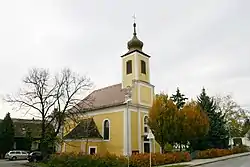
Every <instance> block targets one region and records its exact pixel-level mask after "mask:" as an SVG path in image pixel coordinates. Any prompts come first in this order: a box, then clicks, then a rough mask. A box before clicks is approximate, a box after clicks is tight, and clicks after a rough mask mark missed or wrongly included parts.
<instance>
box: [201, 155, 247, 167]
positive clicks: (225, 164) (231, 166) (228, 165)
mask: <svg viewBox="0 0 250 167" xmlns="http://www.w3.org/2000/svg"><path fill="white" fill-rule="evenodd" d="M199 167H250V156H244V157H240V158H233V159H229V160H226V161H220V162H216V163H211V164H207V165H201V166H199Z"/></svg>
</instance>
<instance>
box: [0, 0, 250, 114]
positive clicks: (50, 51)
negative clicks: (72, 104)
mask: <svg viewBox="0 0 250 167" xmlns="http://www.w3.org/2000/svg"><path fill="white" fill-rule="evenodd" d="M249 7H250V1H249V0H158V1H152V0H136V1H135V0H120V1H116V0H91V1H90V0H2V1H0V76H1V82H0V95H2V96H3V95H5V94H7V93H15V92H16V91H17V90H18V89H19V88H20V84H21V80H22V78H23V77H24V76H25V75H26V74H27V72H28V69H30V68H32V67H43V68H49V69H50V70H51V71H57V70H59V69H62V68H64V67H70V68H71V69H72V70H74V71H76V72H78V73H80V74H83V75H84V74H87V75H88V76H89V77H91V79H92V81H93V82H94V83H95V87H96V88H101V87H104V86H108V85H112V84H116V83H120V82H121V58H120V56H121V55H122V54H124V53H126V52H127V41H128V40H130V39H131V37H132V23H133V19H132V15H133V14H134V13H136V16H137V19H136V22H137V27H138V30H137V31H138V38H139V39H140V40H142V41H143V42H144V48H143V51H144V52H145V53H147V54H149V55H151V59H150V66H151V69H150V70H151V83H152V84H154V85H155V86H156V92H159V91H165V92H166V93H169V94H172V93H173V92H175V90H176V87H180V90H181V91H182V92H183V93H184V94H185V95H186V96H188V97H189V98H195V97H196V96H197V95H198V94H199V93H200V92H201V89H202V87H203V86H204V87H205V88H206V89H207V92H208V94H209V95H211V96H213V95H216V94H222V95H226V94H231V95H232V96H233V98H234V99H235V100H236V102H237V103H239V104H240V105H242V106H243V107H244V108H248V109H250V96H249V93H250V11H249ZM8 111H10V112H11V115H12V117H22V118H24V115H23V114H20V113H17V112H15V111H11V107H9V106H8V104H5V103H3V102H0V118H2V117H4V115H5V114H6V112H8Z"/></svg>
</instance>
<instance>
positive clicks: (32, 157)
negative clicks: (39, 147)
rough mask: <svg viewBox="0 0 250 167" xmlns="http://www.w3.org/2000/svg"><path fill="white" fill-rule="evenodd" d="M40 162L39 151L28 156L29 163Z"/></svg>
mask: <svg viewBox="0 0 250 167" xmlns="http://www.w3.org/2000/svg"><path fill="white" fill-rule="evenodd" d="M42 160H43V156H42V152H41V151H34V152H32V153H30V154H29V155H28V161H29V162H38V161H42Z"/></svg>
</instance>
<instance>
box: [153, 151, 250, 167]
mask: <svg viewBox="0 0 250 167" xmlns="http://www.w3.org/2000/svg"><path fill="white" fill-rule="evenodd" d="M249 155H250V152H246V153H240V154H233V155H228V156H223V157H218V158H211V159H195V160H193V161H190V162H182V163H176V164H168V165H161V166H158V167H167V166H173V165H187V166H200V165H205V164H210V163H215V162H219V161H225V160H228V159H233V158H238V157H243V156H249Z"/></svg>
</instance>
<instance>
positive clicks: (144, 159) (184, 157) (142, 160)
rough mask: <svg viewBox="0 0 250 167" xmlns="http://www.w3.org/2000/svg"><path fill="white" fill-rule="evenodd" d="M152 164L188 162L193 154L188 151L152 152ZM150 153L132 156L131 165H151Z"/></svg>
mask: <svg viewBox="0 0 250 167" xmlns="http://www.w3.org/2000/svg"><path fill="white" fill-rule="evenodd" d="M151 156H152V157H151V158H152V166H159V165H165V164H172V163H178V162H188V161H191V156H190V154H189V153H188V152H175V153H166V154H159V153H153V154H151ZM149 158H150V154H137V155H133V156H131V157H130V166H131V167H148V166H149Z"/></svg>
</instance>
